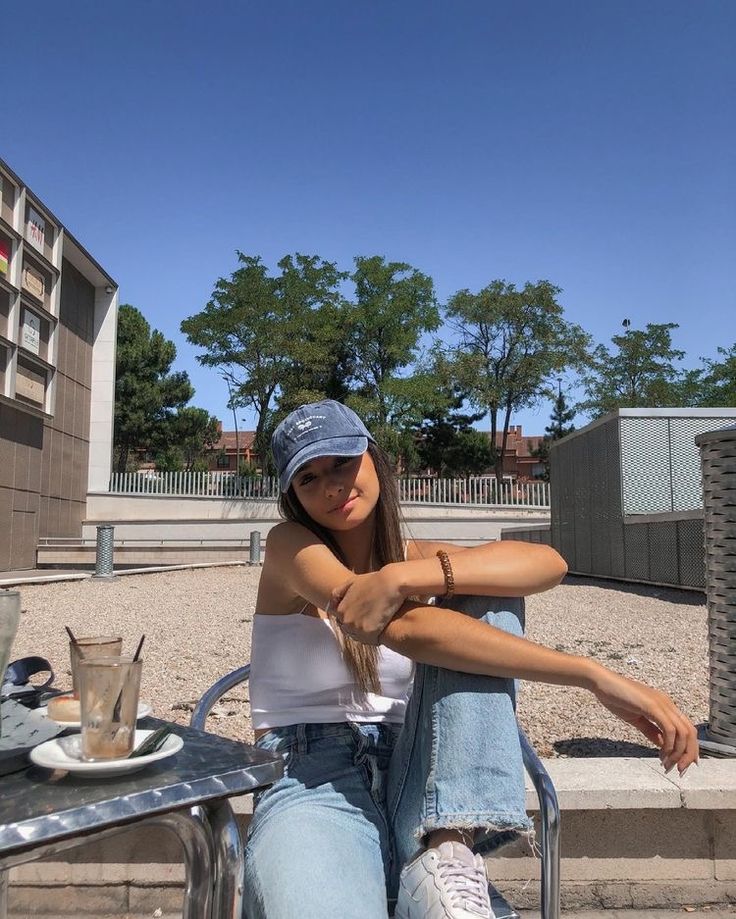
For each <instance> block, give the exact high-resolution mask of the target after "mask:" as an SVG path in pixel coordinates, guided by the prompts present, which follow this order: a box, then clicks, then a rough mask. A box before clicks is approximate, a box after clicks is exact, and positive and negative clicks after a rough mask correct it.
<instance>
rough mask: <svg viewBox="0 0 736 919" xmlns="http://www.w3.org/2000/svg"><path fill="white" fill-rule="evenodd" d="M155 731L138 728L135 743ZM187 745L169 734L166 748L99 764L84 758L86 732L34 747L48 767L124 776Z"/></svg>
mask: <svg viewBox="0 0 736 919" xmlns="http://www.w3.org/2000/svg"><path fill="white" fill-rule="evenodd" d="M151 734H153V731H136V732H135V742H134V744H135V746H136V747H137V746H138V745H139V744H141V743H143V741H144V740H145V739H146V737H148V736H149V735H151ZM183 746H184V741H183V740H182V738H181V737H179V735H178V734H169V736H168V737H167V738H166V740H165V741H164V745H163V747H161V749H160V750H156V752H155V753H149V754H148V755H147V756H136V757H134V758H133V759H110V760H104V761H100V762H97V763H86V762H84V760H83V759H82V735H81V734H70V735H69V737H56V738H54V740H47V741H46V743H42V744H39V745H38V746H37V747H34V748H33V749H32V750H31V753H30V757H31V762H33V763H35V764H36V765H37V766H44V767H45V768H46V769H64V770H65V771H67V772H77V773H80V774H83V775H97V776H103V775H121V774H124V773H127V772H137V771H138V770H139V769H144V768H145V767H146V766H148V765H149V764H150V763H155V762H156V761H157V760H160V759H166V758H167V757H169V756H173V755H174V754H175V753H178V752H179V750H181V748H182V747H183Z"/></svg>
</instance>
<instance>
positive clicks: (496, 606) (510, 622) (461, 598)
mask: <svg viewBox="0 0 736 919" xmlns="http://www.w3.org/2000/svg"><path fill="white" fill-rule="evenodd" d="M441 605H442V606H444V607H446V608H447V609H454V610H457V611H458V612H460V613H464V614H465V615H466V616H472V617H473V618H474V619H481V620H483V621H484V622H487V623H489V625H492V626H495V628H497V629H502V630H503V631H504V632H510V633H511V634H512V635H523V634H524V627H525V621H524V620H525V607H524V598H523V597H484V596H480V595H479V594H457V595H456V596H454V597H452V598H451V599H450V600H443V601H442V603H441Z"/></svg>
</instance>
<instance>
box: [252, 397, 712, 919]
mask: <svg viewBox="0 0 736 919" xmlns="http://www.w3.org/2000/svg"><path fill="white" fill-rule="evenodd" d="M272 446H273V453H274V458H275V461H276V464H277V467H278V472H279V476H280V484H281V491H282V498H281V509H282V512H283V515H284V516H285V517H286V518H287V519H286V522H285V523H282V524H279V525H278V526H277V527H275V528H274V529H272V530H271V532H270V533H269V535H268V545H267V551H266V558H265V563H264V567H263V572H262V575H261V581H260V586H259V591H258V599H257V603H256V615H255V617H254V624H253V663H252V671H251V686H250V693H251V707H252V712H253V721H254V727H255V728H256V733H257V737H258V739H257V743H258V744H259V746H261V747H263V748H266V749H269V750H273V751H277V752H279V753H280V754H281V755H282V756H283V759H284V764H285V774H284V777H283V778H282V779H281V780H280V781H279V782H277V783H276V784H275V785H274V786H273V787H272V788H271V789H269V790H268V791H266V792H265V793H264V794H262V795H261V796H260V799H259V800H258V801H257V806H256V809H255V814H254V818H253V822H252V825H251V829H250V833H249V839H248V843H247V846H246V910H247V916H248V919H297V917H298V919H318V917H319V919H378V917H382V919H385V917H386V916H387V915H388V909H389V908H390V907H391V906H392V905H393V901H394V900H396V898H397V897H398V902H397V903H396V913H395V915H396V917H397V919H424V917H432V919H435V917H436V919H480V917H491V916H492V915H493V914H492V912H491V905H490V902H489V898H488V891H487V881H486V876H485V871H484V867H483V860H482V857H481V855H480V854H478V853H480V852H483V851H487V850H488V849H489V848H491V847H493V846H494V845H498V844H499V842H501V841H505V840H507V839H508V838H510V837H511V836H513V835H516V834H518V833H524V832H528V831H529V830H530V827H531V824H530V821H529V818H528V817H527V815H526V812H525V808H524V781H523V767H522V759H521V751H520V747H519V740H518V733H517V727H516V720H515V713H514V702H515V695H514V689H515V686H514V678H522V679H526V680H539V681H542V682H548V683H560V684H567V685H570V686H579V687H584V688H585V689H588V690H590V691H591V692H592V693H594V694H595V696H596V697H597V698H598V700H599V701H600V702H601V703H602V704H603V705H605V706H606V707H607V708H608V709H609V710H610V711H611V712H613V713H614V714H615V715H617V716H618V717H619V718H622V719H623V720H624V721H627V722H628V723H630V724H632V725H634V726H635V727H637V728H638V729H639V730H640V731H641V732H642V733H643V734H644V736H645V737H647V738H648V739H649V740H650V741H652V742H653V743H654V744H656V745H657V746H658V747H659V749H660V757H661V759H662V762H663V764H664V767H665V769H671V768H672V767H673V766H675V765H676V766H677V767H678V769H679V770H680V772H683V771H684V770H685V769H686V768H687V766H688V765H690V763H692V762H694V761H695V760H696V759H697V756H698V746H697V740H696V734H695V729H694V727H693V725H692V724H690V722H689V721H688V720H687V719H686V718H685V717H684V715H682V714H681V713H680V712H679V711H678V709H677V708H676V707H675V705H674V704H673V703H672V701H671V700H670V699H669V698H668V697H667V696H666V695H664V694H663V693H661V692H658V691H657V690H654V689H651V688H649V687H647V686H644V685H642V684H640V683H636V682H634V681H633V680H629V679H627V678H626V677H622V676H619V675H618V674H615V673H613V672H611V671H609V670H607V669H606V668H605V667H603V666H602V665H601V664H599V663H597V662H595V661H592V660H588V659H585V658H582V657H575V656H572V655H568V654H562V653H559V652H556V651H552V650H549V649H548V648H545V647H542V646H540V645H536V644H533V643H532V642H529V641H526V640H525V639H524V638H523V637H521V636H522V632H523V621H522V617H523V600H522V599H521V598H522V597H524V596H526V595H528V594H533V593H536V592H539V591H542V590H547V589H549V588H551V587H554V586H555V585H557V584H558V583H559V582H560V580H561V579H562V577H563V575H564V574H565V571H566V566H565V563H564V561H563V560H562V559H561V557H560V556H559V555H558V554H557V553H556V552H555V551H554V550H553V549H550V548H548V547H546V546H539V545H531V544H527V543H515V542H506V541H503V542H496V543H490V544H488V545H483V546H479V547H477V548H472V549H465V548H461V547H458V546H454V545H451V544H445V543H434V542H418V541H412V540H410V541H409V542H408V543H404V541H403V538H402V533H401V526H400V516H399V502H398V497H397V491H396V485H395V481H394V477H393V473H392V470H391V468H390V465H389V463H388V461H387V458H386V456H385V455H384V454H383V453H382V451H381V450H380V449H379V448H378V447H377V445H376V444H375V442H374V440H373V438H372V437H371V435H370V433H369V432H368V430H367V429H366V427H365V425H364V424H363V423H362V421H361V420H360V419H359V418H358V416H357V415H356V414H355V413H354V412H352V411H351V410H350V409H349V408H347V407H346V406H344V405H341V404H340V403H338V402H334V401H331V400H325V401H323V402H318V403H314V404H311V405H304V406H302V407H301V408H299V409H297V410H296V411H294V412H292V413H291V414H290V415H289V416H288V417H287V418H286V419H285V420H284V421H283V422H282V423H281V424H280V425H279V427H278V428H277V429H276V432H275V433H274V437H273V443H272ZM431 597H437V598H440V599H438V602H437V604H435V605H432V604H431V603H430V602H428V601H429V598H431ZM415 662H416V666H415ZM387 903H388V906H387Z"/></svg>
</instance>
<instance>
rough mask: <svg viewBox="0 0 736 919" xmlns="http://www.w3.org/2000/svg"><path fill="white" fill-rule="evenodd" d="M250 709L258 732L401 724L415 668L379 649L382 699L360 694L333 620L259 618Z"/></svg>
mask: <svg viewBox="0 0 736 919" xmlns="http://www.w3.org/2000/svg"><path fill="white" fill-rule="evenodd" d="M252 643H253V648H252V653H253V662H252V664H251V671H250V703H251V715H252V719H253V727H254V728H256V729H258V728H275V727H283V726H284V725H287V724H315V723H333V722H339V721H388V722H393V723H396V724H401V723H402V722H403V720H404V713H405V711H406V703H407V700H408V698H409V692H410V690H411V682H412V678H413V676H414V662H413V661H412V660H410V659H409V658H408V657H403V656H402V655H401V654H397V653H396V652H395V651H391V650H390V649H389V648H384V647H379V649H378V674H379V679H380V681H381V693H380V695H379V694H377V693H367V694H365V695H363V694H361V693H360V692H359V691H358V686H357V684H356V682H355V678H354V677H353V674H352V673H351V672H350V668H349V667H348V666H347V664H346V663H345V661H344V660H343V657H342V652H341V651H340V647H339V645H338V643H337V638H336V637H335V633H334V631H333V627H332V624H331V623H330V622H329V620H327V619H318V618H317V617H316V616H306V615H304V614H303V613H291V614H288V615H285V616H271V615H264V614H262V613H259V614H256V615H255V616H254V617H253V640H252Z"/></svg>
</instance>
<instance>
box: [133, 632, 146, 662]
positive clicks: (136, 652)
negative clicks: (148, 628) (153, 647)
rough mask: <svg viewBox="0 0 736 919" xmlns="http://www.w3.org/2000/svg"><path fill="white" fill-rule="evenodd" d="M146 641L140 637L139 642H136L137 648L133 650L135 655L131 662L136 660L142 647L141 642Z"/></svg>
mask: <svg viewBox="0 0 736 919" xmlns="http://www.w3.org/2000/svg"><path fill="white" fill-rule="evenodd" d="M145 640H146V636H145V635H141V640H140V641H139V642H138V647H137V648H136V649H135V654H134V655H133V660H134V661H137V660H138V655H139V654H140V653H141V648H142V647H143V642H144V641H145Z"/></svg>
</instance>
